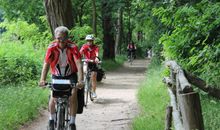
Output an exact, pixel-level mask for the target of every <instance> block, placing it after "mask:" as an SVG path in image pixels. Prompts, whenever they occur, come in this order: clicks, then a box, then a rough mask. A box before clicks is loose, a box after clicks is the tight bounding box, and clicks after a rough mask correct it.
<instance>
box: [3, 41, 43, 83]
mask: <svg viewBox="0 0 220 130" xmlns="http://www.w3.org/2000/svg"><path fill="white" fill-rule="evenodd" d="M42 56H43V55H42V51H37V50H35V49H34V48H33V46H32V45H30V44H19V43H2V44H0V61H1V62H0V71H1V73H0V84H2V86H1V87H4V85H3V84H17V83H21V82H26V81H28V80H30V79H32V80H33V79H36V78H37V77H38V76H39V75H40V67H41V62H42Z"/></svg>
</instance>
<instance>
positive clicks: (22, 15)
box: [0, 0, 45, 25]
mask: <svg viewBox="0 0 220 130" xmlns="http://www.w3.org/2000/svg"><path fill="white" fill-rule="evenodd" d="M0 3H1V4H0V9H2V10H3V12H4V17H5V18H6V19H9V20H16V19H22V20H25V21H27V22H28V23H35V24H38V25H39V24H40V23H41V22H40V20H39V17H40V16H42V15H44V13H45V11H44V6H43V2H42V1H39V0H28V1H27V0H19V1H18V0H0Z"/></svg>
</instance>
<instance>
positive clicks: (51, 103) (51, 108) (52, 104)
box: [49, 92, 55, 120]
mask: <svg viewBox="0 0 220 130" xmlns="http://www.w3.org/2000/svg"><path fill="white" fill-rule="evenodd" d="M49 112H50V120H55V117H53V116H54V115H55V98H53V96H52V92H51V96H50V101H49Z"/></svg>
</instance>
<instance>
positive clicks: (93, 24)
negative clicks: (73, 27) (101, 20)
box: [92, 0, 97, 36]
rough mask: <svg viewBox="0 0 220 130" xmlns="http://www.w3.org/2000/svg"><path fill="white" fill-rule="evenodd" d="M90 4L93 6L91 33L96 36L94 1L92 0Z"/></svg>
mask: <svg viewBox="0 0 220 130" xmlns="http://www.w3.org/2000/svg"><path fill="white" fill-rule="evenodd" d="M92 6H93V12H92V14H93V15H92V29H93V34H94V35H95V36H97V29H96V21H97V20H96V19H97V17H96V3H95V0H92Z"/></svg>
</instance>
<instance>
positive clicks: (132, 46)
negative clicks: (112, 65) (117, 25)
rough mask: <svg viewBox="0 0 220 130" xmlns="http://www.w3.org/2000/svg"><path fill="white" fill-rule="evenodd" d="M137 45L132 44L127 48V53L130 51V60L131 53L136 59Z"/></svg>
mask: <svg viewBox="0 0 220 130" xmlns="http://www.w3.org/2000/svg"><path fill="white" fill-rule="evenodd" d="M136 49H137V48H136V45H135V44H134V42H130V43H129V44H128V46H127V51H128V58H130V56H131V53H133V56H134V59H135V58H136Z"/></svg>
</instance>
